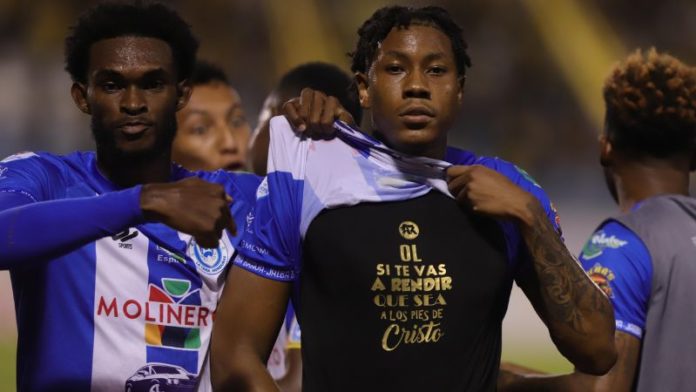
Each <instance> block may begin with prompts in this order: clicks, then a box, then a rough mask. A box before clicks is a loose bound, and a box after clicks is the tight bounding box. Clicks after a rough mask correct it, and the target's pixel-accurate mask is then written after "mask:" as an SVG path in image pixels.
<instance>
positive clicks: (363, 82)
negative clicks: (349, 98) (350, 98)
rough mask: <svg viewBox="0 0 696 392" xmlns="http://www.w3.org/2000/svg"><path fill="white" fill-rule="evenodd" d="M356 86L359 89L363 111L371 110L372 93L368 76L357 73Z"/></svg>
mask: <svg viewBox="0 0 696 392" xmlns="http://www.w3.org/2000/svg"><path fill="white" fill-rule="evenodd" d="M355 85H356V86H357V88H358V99H359V100H360V107H362V108H363V109H369V108H370V106H371V105H372V103H371V102H370V92H369V91H368V88H369V83H368V79H367V75H365V74H364V73H362V72H356V73H355Z"/></svg>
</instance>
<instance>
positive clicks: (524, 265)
mask: <svg viewBox="0 0 696 392" xmlns="http://www.w3.org/2000/svg"><path fill="white" fill-rule="evenodd" d="M475 164H478V165H483V166H486V167H488V168H491V169H493V170H495V171H497V172H499V173H501V174H503V175H504V176H505V177H507V178H508V179H509V180H510V181H512V182H513V183H514V184H515V185H517V186H519V187H520V188H522V189H524V190H525V191H527V192H529V193H531V194H532V195H534V197H536V198H537V200H539V203H540V204H541V206H542V208H543V209H544V212H545V214H546V217H547V218H548V220H549V222H550V223H551V225H552V226H553V228H554V229H555V230H556V232H557V233H558V235H562V230H561V222H560V218H559V216H558V212H557V211H556V208H555V207H554V206H553V203H551V200H549V197H548V196H547V195H546V192H544V190H543V189H542V188H541V186H540V185H539V184H538V183H537V182H536V181H534V179H533V178H532V177H531V176H530V175H529V174H528V173H527V172H526V171H524V170H522V169H520V168H519V167H517V166H515V165H513V164H512V163H509V162H506V161H504V160H502V159H499V158H489V157H481V158H478V159H477V160H476V162H475ZM500 225H501V227H502V229H503V232H504V233H505V238H506V241H507V247H508V255H509V257H510V262H511V265H512V267H513V268H514V271H515V274H516V275H517V274H519V273H520V271H522V270H524V269H528V268H531V266H532V260H531V255H530V253H529V251H528V250H527V247H526V245H525V243H524V240H523V239H522V236H521V234H520V231H519V228H518V227H517V224H515V223H513V222H509V221H501V222H500Z"/></svg>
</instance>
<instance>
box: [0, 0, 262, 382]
mask: <svg viewBox="0 0 696 392" xmlns="http://www.w3.org/2000/svg"><path fill="white" fill-rule="evenodd" d="M197 47H198V43H197V41H196V39H195V37H194V36H193V35H192V33H191V31H190V28H189V26H188V25H187V24H186V23H185V22H184V21H183V20H182V19H181V18H180V17H179V15H177V14H176V13H175V12H174V11H172V10H170V9H169V8H167V7H166V6H164V5H162V4H157V3H146V2H129V3H126V2H121V3H115V2H110V3H102V4H100V5H97V6H96V7H95V8H93V9H91V10H89V11H87V12H86V13H85V14H84V15H82V16H81V17H80V19H79V20H78V21H77V23H76V24H75V26H74V27H73V29H72V31H71V33H70V35H69V36H68V37H67V39H66V45H65V58H66V69H67V71H68V72H69V73H70V75H71V77H72V79H73V84H72V88H71V94H72V98H73V99H74V101H75V104H76V105H77V107H78V108H79V109H80V110H81V111H83V112H84V113H86V114H88V115H89V116H90V117H91V128H92V134H93V136H94V139H95V142H96V153H95V152H84V153H83V152H76V153H72V154H69V155H66V156H57V155H53V154H49V153H21V154H17V155H13V156H10V157H9V158H7V159H5V160H3V161H2V162H0V267H2V268H3V269H9V271H10V274H11V278H12V286H13V291H14V298H15V309H16V313H17V327H18V334H19V336H18V340H19V341H18V348H17V353H18V355H17V389H18V390H20V391H49V390H51V391H87V390H99V391H102V390H123V389H125V390H129V391H130V390H133V391H135V390H143V389H145V390H164V389H165V387H167V388H168V386H169V385H173V384H176V385H177V388H178V390H195V388H196V384H200V386H199V388H200V389H201V390H206V389H209V387H210V382H209V377H208V376H202V374H205V372H206V366H207V365H206V364H207V353H208V348H209V342H210V336H211V332H212V323H213V315H214V313H215V311H216V308H217V302H218V299H219V298H220V296H221V293H222V288H223V283H224V278H225V276H226V271H227V267H228V266H229V265H230V259H231V258H232V255H233V252H234V251H235V247H236V246H237V244H238V239H239V237H234V236H232V235H230V233H228V232H227V231H226V230H225V229H229V231H230V232H231V233H234V232H235V228H234V223H233V219H236V220H238V221H244V218H245V217H246V215H247V214H248V210H249V209H250V203H251V202H253V193H252V194H251V195H248V194H247V193H248V192H247V193H245V190H247V191H249V190H251V191H252V192H253V191H254V190H255V189H256V187H257V185H258V183H259V180H258V178H257V177H256V176H251V175H245V176H242V175H234V174H229V173H227V172H223V171H219V172H214V173H205V172H199V173H196V174H193V173H191V172H188V171H186V170H184V169H183V168H181V167H180V166H178V165H174V164H172V162H171V145H172V140H173V139H174V136H175V133H176V111H177V110H180V109H181V108H183V107H184V106H185V105H186V102H187V101H188V99H189V96H190V93H191V89H190V86H189V84H188V82H187V79H188V78H189V77H190V75H191V71H192V69H193V65H194V63H195V60H196V50H197ZM232 198H233V199H234V203H233V204H232V205H231V207H230V202H231V201H232Z"/></svg>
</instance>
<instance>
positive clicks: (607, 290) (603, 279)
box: [587, 263, 616, 298]
mask: <svg viewBox="0 0 696 392" xmlns="http://www.w3.org/2000/svg"><path fill="white" fill-rule="evenodd" d="M587 274H588V275H589V276H590V279H592V281H593V282H595V284H596V285H597V286H599V288H600V289H602V291H604V294H606V295H607V297H609V298H614V292H613V291H612V289H611V285H610V284H609V283H610V282H611V281H612V280H614V278H616V275H614V271H612V270H610V269H609V268H607V267H604V266H602V265H601V264H599V263H597V264H595V265H594V266H592V268H590V269H589V270H587Z"/></svg>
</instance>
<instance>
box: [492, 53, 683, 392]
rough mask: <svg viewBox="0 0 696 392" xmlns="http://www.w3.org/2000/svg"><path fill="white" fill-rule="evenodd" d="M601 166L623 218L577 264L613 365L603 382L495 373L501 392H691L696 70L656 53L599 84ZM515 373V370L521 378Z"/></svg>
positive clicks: (635, 57) (604, 229)
mask: <svg viewBox="0 0 696 392" xmlns="http://www.w3.org/2000/svg"><path fill="white" fill-rule="evenodd" d="M604 101H605V104H606V122H605V128H604V132H603V133H602V135H601V138H600V145H601V154H600V160H601V163H602V166H603V167H604V172H605V176H606V179H607V185H608V187H609V191H610V192H611V195H612V196H613V198H614V200H615V201H616V202H617V203H618V205H619V211H620V213H619V214H618V215H617V216H615V217H612V218H609V219H607V220H605V221H604V222H602V224H600V225H599V228H598V229H597V230H596V231H595V233H594V234H592V236H591V237H590V239H589V240H588V241H587V243H586V244H585V247H584V248H583V250H582V253H581V255H580V260H581V262H582V265H583V267H584V268H585V270H586V271H587V273H588V274H589V275H590V276H591V277H592V279H593V280H594V281H595V283H597V285H598V286H599V287H601V288H602V289H603V290H604V292H605V293H606V294H607V296H609V298H610V299H611V301H612V303H613V304H614V311H615V317H616V336H615V341H616V347H617V350H618V354H619V358H618V361H617V362H616V365H614V367H613V369H612V370H611V371H610V372H609V373H607V374H606V375H604V376H602V377H595V376H590V375H587V374H583V373H581V372H579V371H576V372H575V373H573V374H569V375H562V376H536V375H533V374H527V375H522V374H519V375H516V374H514V373H513V372H506V371H503V373H501V387H502V388H501V389H500V390H501V391H503V390H504V391H547V390H548V391H607V392H609V391H611V392H619V391H632V390H637V391H646V392H647V391H687V390H693V389H694V386H695V385H696V372H694V363H696V340H694V339H693V338H691V337H689V336H692V335H691V334H692V333H693V331H694V330H696V301H695V300H694V294H693V287H694V282H696V264H695V263H694V255H695V254H696V200H695V199H693V198H691V197H689V195H688V193H689V172H690V171H692V170H694V168H695V167H694V164H695V163H696V159H695V158H696V155H695V152H696V68H693V67H690V66H687V65H685V64H684V63H682V62H681V61H679V60H678V59H677V58H675V57H672V56H670V55H668V54H665V53H659V52H657V51H656V50H655V49H654V48H653V49H650V50H648V51H647V52H642V51H640V50H638V51H636V52H635V53H633V54H632V55H630V56H629V57H628V58H627V59H626V60H625V61H624V62H623V63H622V64H620V65H618V66H617V67H616V68H615V69H614V70H613V72H612V74H611V75H610V76H609V78H608V79H607V81H606V83H605V84H604ZM518 370H519V369H518Z"/></svg>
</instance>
